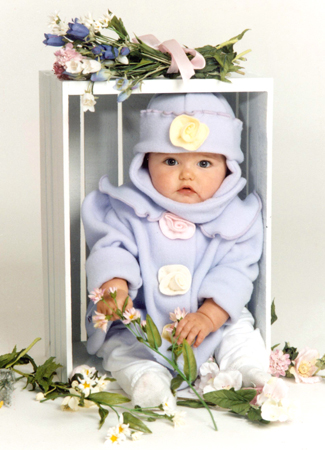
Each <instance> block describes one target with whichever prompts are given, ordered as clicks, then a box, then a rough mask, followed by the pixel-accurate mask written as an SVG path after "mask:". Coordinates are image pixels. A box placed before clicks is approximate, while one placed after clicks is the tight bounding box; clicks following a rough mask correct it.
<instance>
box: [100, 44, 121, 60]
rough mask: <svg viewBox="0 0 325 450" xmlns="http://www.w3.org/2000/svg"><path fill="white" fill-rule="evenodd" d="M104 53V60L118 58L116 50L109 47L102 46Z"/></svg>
mask: <svg viewBox="0 0 325 450" xmlns="http://www.w3.org/2000/svg"><path fill="white" fill-rule="evenodd" d="M103 47H104V49H105V52H104V54H103V57H104V59H115V58H117V57H118V49H117V48H115V47H112V46H111V45H103Z"/></svg>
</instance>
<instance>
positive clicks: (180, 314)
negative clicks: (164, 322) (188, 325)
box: [169, 307, 187, 322]
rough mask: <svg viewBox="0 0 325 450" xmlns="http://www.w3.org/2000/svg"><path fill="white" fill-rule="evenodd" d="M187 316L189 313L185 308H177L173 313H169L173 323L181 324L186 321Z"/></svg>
mask: <svg viewBox="0 0 325 450" xmlns="http://www.w3.org/2000/svg"><path fill="white" fill-rule="evenodd" d="M186 315H187V312H186V310H185V308H183V309H182V310H181V309H180V308H179V307H177V308H176V309H175V310H174V312H173V313H172V312H171V313H169V317H170V320H172V321H173V322H179V321H180V320H182V319H184V317H185V316H186Z"/></svg>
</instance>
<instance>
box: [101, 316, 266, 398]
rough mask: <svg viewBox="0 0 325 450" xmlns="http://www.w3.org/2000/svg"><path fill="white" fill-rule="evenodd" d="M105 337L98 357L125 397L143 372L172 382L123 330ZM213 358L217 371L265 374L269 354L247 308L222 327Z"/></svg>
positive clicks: (140, 346)
mask: <svg viewBox="0 0 325 450" xmlns="http://www.w3.org/2000/svg"><path fill="white" fill-rule="evenodd" d="M122 335H123V339H121V337H122ZM108 337H109V339H108V340H107V341H106V342H105V343H104V344H103V346H102V347H101V348H100V350H99V351H98V353H97V356H99V357H101V358H103V367H104V369H106V370H108V371H110V372H111V373H112V376H113V377H114V378H115V379H116V380H117V382H118V384H119V385H120V386H121V388H122V389H123V390H124V391H125V392H126V393H127V394H129V395H131V393H132V389H133V387H134V385H135V383H136V382H137V380H138V379H139V378H140V376H141V375H143V374H144V373H145V372H148V371H154V372H159V373H163V374H164V376H167V377H170V379H171V378H172V376H171V374H170V372H169V370H168V369H167V368H166V367H164V366H162V365H161V364H159V363H157V362H156V361H155V359H154V356H153V355H152V354H151V353H150V351H149V350H148V349H147V347H146V346H145V345H143V344H141V343H140V342H138V341H137V340H136V339H135V337H134V336H133V334H132V333H130V332H129V331H128V330H127V329H126V328H125V327H124V326H121V327H117V328H116V327H115V328H114V331H112V335H111V336H108ZM214 356H215V358H216V362H217V364H218V365H219V367H220V370H226V369H236V370H240V369H241V368H243V367H245V368H247V367H251V368H256V369H259V370H261V371H264V372H266V371H267V369H268V365H269V353H268V351H267V350H266V348H265V344H264V341H263V338H262V336H261V334H260V331H259V330H258V329H254V318H253V316H252V314H251V313H250V312H249V311H248V310H247V308H244V309H243V311H242V313H241V316H240V319H239V320H238V322H236V323H235V324H233V325H226V326H225V327H224V331H223V336H222V339H221V342H220V343H219V345H218V347H217V348H216V350H215V353H214ZM121 367H122V368H121Z"/></svg>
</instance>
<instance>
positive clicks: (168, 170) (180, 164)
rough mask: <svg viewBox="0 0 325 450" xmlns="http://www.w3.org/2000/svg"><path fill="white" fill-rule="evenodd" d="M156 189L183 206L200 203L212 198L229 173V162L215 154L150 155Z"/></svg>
mask: <svg viewBox="0 0 325 450" xmlns="http://www.w3.org/2000/svg"><path fill="white" fill-rule="evenodd" d="M148 168H149V173H150V177H151V181H152V184H153V186H154V188H155V189H156V190H157V191H158V192H159V193H160V194H162V195H164V196H165V197H167V198H170V199H171V200H175V201H176V202H180V203H200V202H204V200H207V199H208V198H210V197H212V196H213V195H214V194H215V193H216V192H217V190H218V189H219V187H220V185H221V183H222V182H223V180H224V179H225V176H226V173H227V165H226V158H225V157H224V156H223V155H219V154H215V153H149V159H148Z"/></svg>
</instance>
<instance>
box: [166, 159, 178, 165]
mask: <svg viewBox="0 0 325 450" xmlns="http://www.w3.org/2000/svg"><path fill="white" fill-rule="evenodd" d="M164 163H165V164H167V166H176V164H178V162H177V161H176V159H174V158H167V159H165V161H164Z"/></svg>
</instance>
